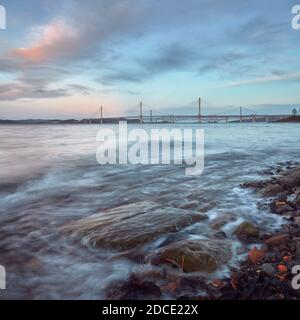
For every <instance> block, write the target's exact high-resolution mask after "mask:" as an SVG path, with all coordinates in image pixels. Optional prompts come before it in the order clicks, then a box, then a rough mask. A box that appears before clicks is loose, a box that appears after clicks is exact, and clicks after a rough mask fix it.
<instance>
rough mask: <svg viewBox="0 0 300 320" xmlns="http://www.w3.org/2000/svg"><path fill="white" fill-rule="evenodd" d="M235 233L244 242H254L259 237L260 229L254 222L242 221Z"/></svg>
mask: <svg viewBox="0 0 300 320" xmlns="http://www.w3.org/2000/svg"><path fill="white" fill-rule="evenodd" d="M234 233H235V234H236V236H237V237H238V239H239V240H241V241H243V242H252V241H253V240H256V239H258V237H259V230H258V229H257V227H256V226H255V225H254V224H253V223H252V222H249V221H245V222H243V223H241V224H240V225H239V226H238V227H237V229H236V230H235V232H234Z"/></svg>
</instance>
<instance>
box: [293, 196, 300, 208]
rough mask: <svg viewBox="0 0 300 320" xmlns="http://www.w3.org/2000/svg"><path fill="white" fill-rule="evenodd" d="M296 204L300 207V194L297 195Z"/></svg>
mask: <svg viewBox="0 0 300 320" xmlns="http://www.w3.org/2000/svg"><path fill="white" fill-rule="evenodd" d="M294 203H295V205H296V206H297V207H300V193H299V194H297V195H296V198H295V200H294Z"/></svg>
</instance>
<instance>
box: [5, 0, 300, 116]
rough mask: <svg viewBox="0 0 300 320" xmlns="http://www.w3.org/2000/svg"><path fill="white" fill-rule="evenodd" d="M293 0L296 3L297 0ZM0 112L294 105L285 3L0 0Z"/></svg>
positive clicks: (296, 56) (299, 38)
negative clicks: (1, 12) (3, 15)
mask: <svg viewBox="0 0 300 320" xmlns="http://www.w3.org/2000/svg"><path fill="white" fill-rule="evenodd" d="M298 2H299V4H300V1H298ZM0 4H1V5H3V6H5V8H6V11H7V29H6V30H0V54H1V56H0V118H2V119H3V118H9V119H20V118H74V117H75V118H82V117H90V116H91V115H93V114H94V113H95V111H96V110H97V108H98V107H99V106H100V105H103V106H104V110H105V114H106V115H116V114H124V113H126V112H128V111H129V110H133V109H134V108H136V107H137V104H138V102H139V101H140V100H143V101H144V102H145V105H147V106H151V107H152V108H154V109H155V108H156V109H163V108H167V107H180V106H186V105H188V104H189V103H190V102H191V101H194V100H196V98H197V97H198V96H202V97H203V98H204V99H205V100H207V101H209V102H211V103H212V104H213V105H216V106H225V105H236V106H239V105H247V106H251V105H257V104H297V103H299V102H300V99H299V93H300V30H299V31H295V30H293V29H292V28H291V19H292V14H291V9H292V6H293V5H295V4H297V1H290V0H276V1H274V0H252V1H242V0H189V1H183V0H181V1H174V0H161V1H158V0H85V1H79V0H64V1H61V0H0Z"/></svg>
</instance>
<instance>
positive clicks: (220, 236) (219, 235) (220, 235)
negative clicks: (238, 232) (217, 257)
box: [214, 231, 227, 239]
mask: <svg viewBox="0 0 300 320" xmlns="http://www.w3.org/2000/svg"><path fill="white" fill-rule="evenodd" d="M214 237H215V238H217V239H227V235H226V233H225V232H223V231H219V232H216V233H215V234H214Z"/></svg>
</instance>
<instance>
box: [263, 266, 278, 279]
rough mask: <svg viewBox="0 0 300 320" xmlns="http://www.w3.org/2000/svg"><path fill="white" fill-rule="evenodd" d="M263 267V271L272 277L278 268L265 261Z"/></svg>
mask: <svg viewBox="0 0 300 320" xmlns="http://www.w3.org/2000/svg"><path fill="white" fill-rule="evenodd" d="M261 268H262V271H263V272H264V273H265V274H267V275H268V276H270V277H273V276H274V274H275V272H276V269H275V268H274V266H273V265H272V264H271V263H264V264H263V265H262V266H261Z"/></svg>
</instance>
